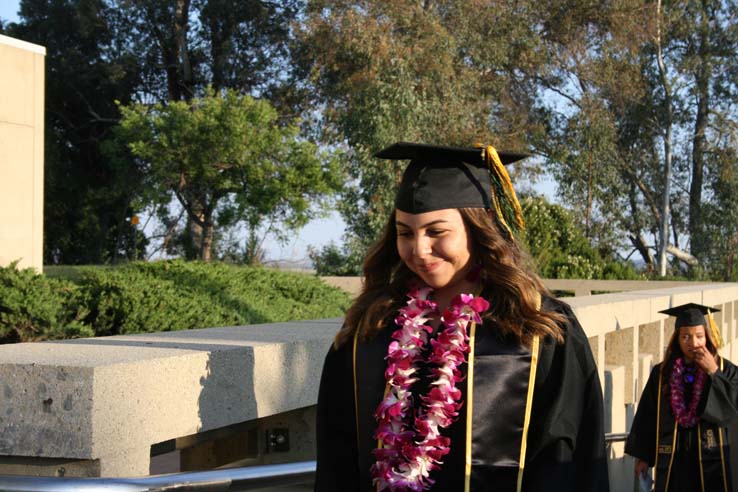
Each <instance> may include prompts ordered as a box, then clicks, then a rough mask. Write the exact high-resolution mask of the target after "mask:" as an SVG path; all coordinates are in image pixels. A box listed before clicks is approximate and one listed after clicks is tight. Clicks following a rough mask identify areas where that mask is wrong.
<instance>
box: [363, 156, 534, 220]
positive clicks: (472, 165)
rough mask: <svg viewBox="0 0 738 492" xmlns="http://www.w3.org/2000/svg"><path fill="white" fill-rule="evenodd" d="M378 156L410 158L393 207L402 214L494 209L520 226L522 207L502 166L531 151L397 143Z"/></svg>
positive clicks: (396, 158)
mask: <svg viewBox="0 0 738 492" xmlns="http://www.w3.org/2000/svg"><path fill="white" fill-rule="evenodd" d="M375 157H378V158H380V159H392V160H406V159H409V160H410V164H409V165H408V166H407V168H406V169H405V173H404V174H403V177H402V182H401V183H400V188H399V190H398V192H397V198H396V200H395V207H396V208H397V209H399V210H402V211H403V212H407V213H412V214H419V213H424V212H432V211H434V210H443V209H447V208H465V207H470V208H487V209H490V208H494V209H496V210H497V212H498V216H501V218H502V219H503V223H505V222H510V221H511V215H512V218H513V219H514V218H515V216H518V217H519V222H520V227H522V214H520V205H519V204H518V202H517V198H516V197H515V191H514V190H513V189H512V183H511V182H510V177H509V176H508V174H507V171H506V170H505V168H504V165H505V164H510V163H512V162H515V161H518V160H520V159H523V158H525V157H528V155H527V154H520V153H513V152H498V151H497V150H495V149H494V147H492V146H487V147H447V146H443V145H428V144H418V143H409V142H397V143H395V144H393V145H390V146H389V147H387V148H385V149H383V150H381V151H379V152H377V153H376V154H375ZM493 193H494V195H493ZM513 222H517V221H515V220H513ZM513 225H514V224H513ZM505 226H506V227H507V224H505Z"/></svg>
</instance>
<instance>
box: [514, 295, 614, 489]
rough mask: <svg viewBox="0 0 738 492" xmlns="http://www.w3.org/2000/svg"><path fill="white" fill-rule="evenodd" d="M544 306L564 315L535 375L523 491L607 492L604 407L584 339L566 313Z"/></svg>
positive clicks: (554, 305) (560, 308) (566, 310)
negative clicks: (560, 339) (561, 335)
mask: <svg viewBox="0 0 738 492" xmlns="http://www.w3.org/2000/svg"><path fill="white" fill-rule="evenodd" d="M544 307H545V308H547V309H550V310H555V311H556V312H558V313H560V314H562V315H564V316H565V317H566V318H567V321H566V322H565V323H564V325H563V328H564V331H565V340H564V343H563V344H557V343H555V342H554V341H553V340H549V341H546V342H545V343H544V344H543V349H542V350H541V355H540V358H539V367H538V373H537V375H536V380H537V381H536V390H535V396H534V405H533V414H532V416H531V422H530V429H529V434H528V436H529V442H528V445H529V450H528V451H529V455H528V456H527V459H526V465H525V467H526V471H525V482H524V484H523V485H524V486H523V490H526V491H535V492H544V491H549V490H552V484H557V487H558V488H556V487H554V488H556V490H567V491H572V492H590V491H594V490H596V491H602V492H606V491H607V490H609V479H608V470H607V453H606V448H605V435H604V427H605V426H604V404H603V398H602V389H601V385H600V378H599V375H598V371H597V366H596V364H595V362H594V357H593V356H592V351H591V349H590V346H589V342H588V340H587V336H586V334H585V332H584V330H583V329H582V327H581V325H580V324H579V321H578V320H577V318H576V316H575V315H574V313H573V312H572V310H571V308H570V307H569V306H568V305H566V304H563V303H560V302H558V301H555V300H548V301H546V302H545V303H544Z"/></svg>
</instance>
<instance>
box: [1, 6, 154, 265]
mask: <svg viewBox="0 0 738 492" xmlns="http://www.w3.org/2000/svg"><path fill="white" fill-rule="evenodd" d="M115 15H116V13H115V12H114V11H112V10H110V9H109V7H108V6H107V5H106V3H105V2H104V1H102V0H23V1H21V3H20V22H19V23H17V24H10V25H8V26H7V30H6V33H7V34H8V35H10V36H14V37H17V38H19V39H23V40H25V41H29V42H33V43H37V44H40V45H42V46H44V47H45V48H46V58H45V60H46V61H45V64H46V77H45V83H46V97H45V131H46V134H45V142H44V144H45V156H44V157H45V173H44V178H45V183H44V262H45V263H47V264H53V263H72V264H74V263H99V262H105V261H110V260H111V259H112V258H113V257H114V256H115V255H116V254H117V253H118V252H117V250H116V248H117V246H120V245H123V244H129V245H130V250H131V251H132V250H134V249H136V248H138V249H140V248H142V247H144V246H145V240H144V239H143V238H142V237H141V235H140V232H138V231H137V230H136V228H135V227H133V226H132V225H131V222H130V216H131V211H130V188H129V187H127V186H122V184H121V182H119V181H118V178H119V175H118V174H117V173H116V171H115V169H113V168H112V167H111V166H110V165H109V163H108V162H106V161H105V159H104V158H103V156H102V153H101V149H100V146H101V143H102V142H103V141H104V140H105V138H107V136H108V135H109V134H110V131H111V128H112V127H113V126H114V125H115V124H116V123H117V120H118V118H119V113H118V109H117V107H116V105H115V104H114V101H115V100H116V99H117V100H120V101H122V102H124V103H127V102H128V101H130V96H131V94H132V93H133V91H134V88H135V87H136V86H137V84H138V72H137V63H136V61H135V59H134V58H133V57H131V56H129V54H128V53H127V52H125V51H119V50H118V49H117V48H116V45H117V41H116V36H117V34H116V32H115V29H114V28H113V27H112V26H111V24H112V21H111V19H113V18H114V17H115Z"/></svg>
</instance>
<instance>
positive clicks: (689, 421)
mask: <svg viewBox="0 0 738 492" xmlns="http://www.w3.org/2000/svg"><path fill="white" fill-rule="evenodd" d="M685 369H686V368H685V366H684V359H682V358H681V357H679V358H678V359H677V360H675V361H674V367H673V368H672V370H671V376H670V377H669V386H670V387H671V411H672V412H673V413H674V418H675V419H676V421H677V423H678V424H679V425H681V426H682V427H694V426H695V425H696V424H697V422H699V420H700V418H699V417H698V416H697V405H699V403H700V397H701V396H702V390H703V389H704V388H705V381H706V380H707V374H705V371H703V370H702V369H700V368H699V367H698V368H697V374H696V376H695V378H694V386H693V387H692V398H691V400H690V402H689V408H687V404H686V401H685V398H684V373H685Z"/></svg>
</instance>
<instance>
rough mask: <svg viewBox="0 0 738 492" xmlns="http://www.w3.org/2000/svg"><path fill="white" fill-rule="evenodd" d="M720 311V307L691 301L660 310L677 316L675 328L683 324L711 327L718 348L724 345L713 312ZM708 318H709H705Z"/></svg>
mask: <svg viewBox="0 0 738 492" xmlns="http://www.w3.org/2000/svg"><path fill="white" fill-rule="evenodd" d="M718 311H720V310H719V309H715V308H711V307H709V306H703V305H702V304H696V303H694V302H689V303H687V304H682V305H680V306H674V307H673V308H669V309H664V310H663V311H659V312H660V313H663V314H668V315H669V316H674V317H676V322H675V323H674V329H676V330H678V329H679V328H681V327H682V326H697V325H702V326H704V327H705V328H708V327H709V328H710V332H711V334H712V340H713V342H715V346H716V347H717V348H721V347H722V346H723V339H722V337H721V336H720V330H718V327H717V324H716V323H715V320H714V319H713V318H712V313H715V312H718ZM705 318H707V319H705Z"/></svg>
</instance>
